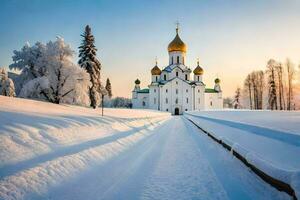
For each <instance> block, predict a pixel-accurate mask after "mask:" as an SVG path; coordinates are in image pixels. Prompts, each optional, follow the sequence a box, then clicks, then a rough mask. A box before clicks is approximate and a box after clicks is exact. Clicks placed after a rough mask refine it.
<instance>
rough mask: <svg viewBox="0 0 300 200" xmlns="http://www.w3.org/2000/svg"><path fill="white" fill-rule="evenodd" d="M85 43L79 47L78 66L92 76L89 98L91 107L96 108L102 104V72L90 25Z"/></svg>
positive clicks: (84, 36)
mask: <svg viewBox="0 0 300 200" xmlns="http://www.w3.org/2000/svg"><path fill="white" fill-rule="evenodd" d="M81 36H82V37H83V41H82V44H81V46H80V47H79V58H80V59H79V61H78V64H79V65H80V66H81V67H82V68H84V69H85V70H86V71H87V72H88V73H89V75H90V79H91V86H90V88H89V96H90V100H91V107H93V108H96V107H97V106H99V105H100V102H101V96H102V95H101V81H100V75H101V74H100V71H101V63H100V62H99V60H98V59H97V57H96V52H97V49H96V47H95V45H94V43H95V39H94V36H93V35H92V32H91V28H90V27H89V25H87V26H86V27H85V32H84V34H83V35H81Z"/></svg>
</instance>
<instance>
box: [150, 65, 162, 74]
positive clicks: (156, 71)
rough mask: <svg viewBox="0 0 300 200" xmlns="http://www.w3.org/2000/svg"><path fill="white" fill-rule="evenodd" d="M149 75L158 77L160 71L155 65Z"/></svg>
mask: <svg viewBox="0 0 300 200" xmlns="http://www.w3.org/2000/svg"><path fill="white" fill-rule="evenodd" d="M151 74H152V75H160V74H161V70H160V69H159V67H157V65H155V66H154V67H153V68H152V69H151Z"/></svg>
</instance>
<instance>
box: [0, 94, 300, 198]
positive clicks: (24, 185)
mask: <svg viewBox="0 0 300 200" xmlns="http://www.w3.org/2000/svg"><path fill="white" fill-rule="evenodd" d="M100 113H101V110H99V109H97V110H93V109H90V108H83V107H77V106H70V105H55V104H50V103H45V102H39V101H33V100H25V99H18V98H7V97H2V96H0V155H1V156H0V159H1V162H0V199H4V200H11V199H16V200H21V199H30V200H32V199H33V200H34V199H62V200H76V199H78V200H82V199H85V200H89V199H91V200H93V199H222V200H224V199H225V200H226V199H246V200H247V199H290V198H291V197H290V196H289V195H287V194H286V193H284V192H280V191H278V190H276V189H275V188H273V187H272V186H270V185H269V184H266V183H265V182H264V181H263V180H261V179H260V178H259V177H258V176H257V175H255V174H254V173H253V172H251V171H250V170H249V169H248V168H247V167H245V166H244V165H243V164H242V163H241V162H240V161H239V160H237V159H236V158H235V157H233V156H232V155H231V154H230V153H229V152H228V151H226V150H224V148H223V147H221V145H219V144H217V143H216V142H214V141H212V140H211V139H210V138H209V137H207V136H206V135H204V134H202V132H201V131H200V130H199V129H198V128H197V127H196V126H195V125H193V124H192V123H191V122H190V121H188V120H187V119H186V118H185V117H184V116H170V114H169V113H164V112H157V111H151V110H128V109H105V116H104V117H102V116H101V115H100ZM197 115H199V113H197ZM233 115H234V114H233ZM190 117H191V116H190ZM210 117H212V116H210ZM195 119H200V118H198V117H195ZM245 119H246V118H245ZM206 120H207V119H206ZM233 120H235V119H233ZM199 123H202V122H201V121H200V120H199ZM210 123H212V122H209V123H207V127H208V128H209V124H210ZM239 123H242V122H239ZM249 123H250V122H249ZM205 124H206V123H205ZM211 127H214V126H213V125H212V126H211ZM264 128H266V127H264ZM224 130H226V129H224ZM278 131H281V132H282V131H284V130H283V129H280V130H279V129H278ZM290 132H291V134H292V131H291V130H290ZM228 140H229V139H228ZM249 142H250V141H249ZM250 143H251V142H250ZM240 145H242V143H240ZM291 146H296V145H291ZM245 148H246V147H245ZM297 150H298V149H297ZM293 155H295V154H293ZM273 157H275V156H273ZM273 157H270V158H273ZM294 159H298V158H294ZM293 162H294V164H291V165H288V164H286V165H287V166H290V168H289V170H292V171H293V170H296V169H297V167H298V165H297V162H296V161H293Z"/></svg>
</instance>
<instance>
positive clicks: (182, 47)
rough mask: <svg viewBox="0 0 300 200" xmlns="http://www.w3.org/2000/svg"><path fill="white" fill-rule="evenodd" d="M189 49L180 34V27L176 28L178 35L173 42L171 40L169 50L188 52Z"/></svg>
mask: <svg viewBox="0 0 300 200" xmlns="http://www.w3.org/2000/svg"><path fill="white" fill-rule="evenodd" d="M186 50H187V46H186V44H185V43H184V42H183V41H182V40H181V38H180V37H179V35H178V28H176V36H175V38H174V39H173V40H172V42H170V44H169V46H168V51H169V52H172V51H181V52H184V53H186Z"/></svg>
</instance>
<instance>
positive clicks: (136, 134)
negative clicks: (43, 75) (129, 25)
mask: <svg viewBox="0 0 300 200" xmlns="http://www.w3.org/2000/svg"><path fill="white" fill-rule="evenodd" d="M100 113H101V112H100V110H97V109H96V110H93V109H89V108H84V107H76V106H70V105H55V104H50V103H46V102H39V101H33V100H25V99H18V98H9V97H3V96H0V178H1V179H0V199H24V198H30V195H31V194H42V193H44V192H46V190H47V189H48V187H50V186H51V187H52V186H56V185H59V184H62V183H63V181H64V180H66V179H69V178H74V177H76V176H77V175H78V174H79V173H82V172H83V171H86V170H88V169H89V168H91V167H92V166H94V165H101V164H103V163H104V162H106V161H108V160H109V159H111V158H112V157H114V156H116V155H118V154H119V153H120V152H122V151H125V150H126V149H128V148H129V147H130V146H132V145H135V144H136V143H138V142H139V141H141V140H143V139H144V138H146V137H149V136H150V135H151V134H154V132H153V131H151V130H153V129H154V128H155V127H157V126H159V125H160V124H161V123H163V122H164V121H166V120H168V119H169V118H170V115H169V114H168V113H162V112H155V111H145V110H127V109H105V111H104V113H105V116H104V117H102V116H101V115H100Z"/></svg>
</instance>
